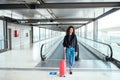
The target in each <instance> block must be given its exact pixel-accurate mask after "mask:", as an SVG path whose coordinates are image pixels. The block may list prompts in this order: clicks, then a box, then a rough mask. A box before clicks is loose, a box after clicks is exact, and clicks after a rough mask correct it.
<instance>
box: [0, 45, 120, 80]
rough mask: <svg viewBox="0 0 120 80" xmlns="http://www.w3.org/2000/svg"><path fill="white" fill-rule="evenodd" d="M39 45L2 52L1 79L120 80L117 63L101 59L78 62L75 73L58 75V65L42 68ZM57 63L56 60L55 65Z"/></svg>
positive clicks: (0, 60)
mask: <svg viewBox="0 0 120 80" xmlns="http://www.w3.org/2000/svg"><path fill="white" fill-rule="evenodd" d="M39 46H40V45H39V44H37V43H36V44H34V45H33V47H31V48H22V49H15V50H11V51H7V52H4V53H1V54H0V80H120V70H119V69H117V68H116V66H115V65H113V64H112V63H109V62H108V63H103V62H102V61H99V60H80V61H79V62H76V66H77V65H79V67H78V68H76V67H75V68H74V70H73V75H69V74H68V73H67V74H66V77H59V76H58V74H59V72H58V71H59V70H58V69H59V68H58V65H57V66H54V67H53V68H57V69H56V70H52V69H48V70H45V69H44V70H42V69H41V67H40V66H39V64H38V63H40V48H39ZM50 62H53V61H50ZM50 62H49V61H48V63H49V64H51V63H50ZM57 63H58V61H57ZM57 63H56V62H55V63H54V65H56V64H57ZM40 65H41V64H40ZM46 66H47V65H46ZM47 67H48V68H49V67H50V66H47ZM50 71H56V72H57V73H58V74H57V75H49V72H50Z"/></svg>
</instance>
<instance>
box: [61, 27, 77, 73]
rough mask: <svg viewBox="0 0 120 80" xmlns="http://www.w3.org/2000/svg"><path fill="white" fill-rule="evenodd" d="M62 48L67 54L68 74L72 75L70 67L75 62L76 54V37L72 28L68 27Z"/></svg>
mask: <svg viewBox="0 0 120 80" xmlns="http://www.w3.org/2000/svg"><path fill="white" fill-rule="evenodd" d="M63 46H64V50H66V53H67V58H68V66H69V74H72V66H73V64H74V62H75V54H76V52H77V37H76V35H75V29H74V27H73V26H69V27H68V29H67V32H66V36H65V37H64V42H63Z"/></svg>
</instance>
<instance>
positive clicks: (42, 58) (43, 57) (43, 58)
mask: <svg viewBox="0 0 120 80" xmlns="http://www.w3.org/2000/svg"><path fill="white" fill-rule="evenodd" d="M43 46H44V44H42V46H41V49H40V57H41V60H42V61H44V60H45V59H46V57H45V56H43V55H42V54H43V53H42V50H43Z"/></svg>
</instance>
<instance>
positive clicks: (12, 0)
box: [0, 0, 37, 4]
mask: <svg viewBox="0 0 120 80" xmlns="http://www.w3.org/2000/svg"><path fill="white" fill-rule="evenodd" d="M36 2H37V0H0V4H10V3H36Z"/></svg>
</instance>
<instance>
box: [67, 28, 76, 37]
mask: <svg viewBox="0 0 120 80" xmlns="http://www.w3.org/2000/svg"><path fill="white" fill-rule="evenodd" d="M70 28H73V33H72V35H74V34H75V28H74V27H73V26H69V27H68V29H67V31H66V35H69V33H70V32H69V31H70Z"/></svg>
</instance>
